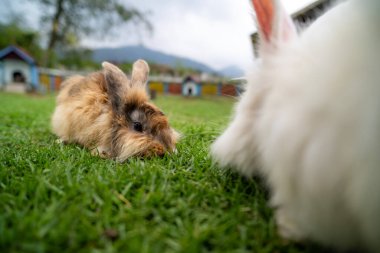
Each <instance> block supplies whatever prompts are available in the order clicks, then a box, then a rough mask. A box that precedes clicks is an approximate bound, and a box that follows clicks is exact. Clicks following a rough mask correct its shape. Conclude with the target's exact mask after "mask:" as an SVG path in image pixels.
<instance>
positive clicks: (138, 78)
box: [130, 59, 149, 89]
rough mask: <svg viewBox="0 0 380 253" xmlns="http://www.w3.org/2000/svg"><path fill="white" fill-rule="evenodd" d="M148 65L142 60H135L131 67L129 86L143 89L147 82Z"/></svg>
mask: <svg viewBox="0 0 380 253" xmlns="http://www.w3.org/2000/svg"><path fill="white" fill-rule="evenodd" d="M148 74H149V65H148V63H146V61H144V60H141V59H140V60H137V61H135V63H133V67H132V80H131V84H130V86H131V87H133V88H143V89H145V86H146V83H147V81H148Z"/></svg>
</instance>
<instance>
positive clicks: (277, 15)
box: [252, 0, 297, 52]
mask: <svg viewBox="0 0 380 253" xmlns="http://www.w3.org/2000/svg"><path fill="white" fill-rule="evenodd" d="M252 4H253V7H254V9H255V12H256V17H257V23H258V30H259V35H260V42H261V44H260V51H261V52H262V51H267V50H270V51H272V50H273V49H275V48H276V47H277V46H278V45H279V44H282V43H286V42H288V41H290V40H291V39H293V38H295V37H297V31H296V28H295V26H294V23H293V21H292V19H291V17H290V16H289V15H288V14H287V13H286V11H285V9H284V8H283V6H282V4H281V2H280V0H252Z"/></svg>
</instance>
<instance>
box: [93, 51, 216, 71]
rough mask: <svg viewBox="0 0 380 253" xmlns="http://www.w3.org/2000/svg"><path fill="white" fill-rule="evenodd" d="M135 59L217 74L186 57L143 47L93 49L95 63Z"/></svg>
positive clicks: (204, 65) (131, 60)
mask: <svg viewBox="0 0 380 253" xmlns="http://www.w3.org/2000/svg"><path fill="white" fill-rule="evenodd" d="M137 59H144V60H146V61H148V62H153V63H158V64H165V65H169V66H171V67H176V66H182V67H186V68H192V69H196V70H200V71H202V72H206V73H217V71H215V70H214V69H212V68H211V67H209V66H207V65H206V64H203V63H201V62H198V61H195V60H192V59H189V58H186V57H181V56H176V55H171V54H166V53H163V52H160V51H156V50H152V49H149V48H147V47H144V46H125V47H117V48H95V49H93V60H94V61H96V62H102V61H111V62H133V61H136V60H137Z"/></svg>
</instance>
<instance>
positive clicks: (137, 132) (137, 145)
mask: <svg viewBox="0 0 380 253" xmlns="http://www.w3.org/2000/svg"><path fill="white" fill-rule="evenodd" d="M102 66H103V71H102V72H100V71H99V72H95V73H92V74H90V75H88V76H86V77H84V76H73V77H71V78H69V79H67V80H66V81H65V82H64V83H63V85H62V90H61V91H60V93H59V95H58V97H57V106H56V109H55V111H54V114H53V117H52V126H53V132H54V133H55V134H56V135H57V136H58V137H59V138H60V139H61V141H62V142H64V143H77V144H80V145H82V146H84V147H86V148H88V149H90V150H91V151H92V153H93V154H95V155H100V156H101V157H107V158H115V159H116V160H118V161H125V160H126V159H128V158H129V157H131V156H143V157H147V156H153V155H159V156H161V155H163V154H164V153H165V152H166V151H169V152H170V151H174V150H175V144H176V142H177V140H178V138H179V135H178V133H177V132H176V131H175V130H173V129H172V128H171V127H170V126H169V123H168V120H167V118H166V116H165V115H164V114H163V113H162V112H161V111H160V110H159V109H158V108H157V107H156V106H155V105H153V104H152V103H150V102H149V98H148V94H147V92H146V83H147V78H148V73H149V66H148V64H147V63H146V62H145V61H143V60H138V61H136V62H135V63H134V64H133V69H132V77H131V79H130V80H129V79H128V77H127V76H126V75H125V74H124V73H123V72H122V71H121V70H120V69H119V68H118V67H116V66H114V65H112V64H110V63H108V62H103V64H102Z"/></svg>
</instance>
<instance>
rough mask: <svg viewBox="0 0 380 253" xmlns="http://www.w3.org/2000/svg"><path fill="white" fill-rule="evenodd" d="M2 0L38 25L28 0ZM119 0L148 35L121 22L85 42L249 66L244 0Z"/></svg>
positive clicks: (293, 3) (250, 26)
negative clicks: (145, 21)
mask: <svg viewBox="0 0 380 253" xmlns="http://www.w3.org/2000/svg"><path fill="white" fill-rule="evenodd" d="M3 1H5V2H9V5H7V6H8V8H9V9H13V10H16V9H17V10H19V11H20V12H21V11H22V12H24V11H25V10H26V8H28V9H29V11H28V13H29V14H30V15H26V16H25V17H27V20H28V23H30V24H31V25H32V26H33V27H35V26H36V25H37V24H38V17H37V16H38V10H37V9H33V8H32V6H30V4H29V2H28V4H27V5H25V6H20V4H16V3H18V2H16V1H11V0H3ZM122 1H124V3H125V5H126V6H133V7H136V8H137V9H139V10H141V11H142V12H147V13H148V15H147V16H148V17H149V20H150V21H151V22H152V24H153V26H154V32H153V34H152V36H147V33H144V32H138V31H136V30H135V29H131V27H130V26H122V27H121V28H118V32H117V33H115V34H114V35H109V36H105V38H102V39H99V38H96V39H93V38H87V39H84V40H83V42H84V43H85V45H87V46H91V47H105V46H107V47H115V46H124V45H132V44H138V43H143V44H144V45H145V46H147V47H149V48H153V49H157V50H161V51H163V52H166V53H170V54H176V55H180V56H185V57H189V58H192V59H194V60H198V61H201V62H203V63H206V64H208V65H209V66H210V67H212V68H214V69H220V68H222V67H225V66H228V65H237V66H239V67H241V68H243V69H247V68H248V67H249V66H250V65H251V62H252V59H253V53H252V45H251V42H250V37H249V36H250V34H251V33H252V32H253V31H254V30H255V26H254V22H253V20H252V9H251V5H250V3H249V2H250V1H249V0H191V1H188V0H160V1H157V0H143V1H142V0H122ZM284 1H285V7H286V9H287V10H288V12H294V11H296V10H298V9H299V8H300V7H302V6H304V5H306V4H308V3H310V2H313V1H315V0H284ZM10 3H12V4H10ZM13 3H15V6H13ZM16 5H17V6H16ZM11 6H13V8H11ZM16 7H17V8H16ZM19 7H20V8H19ZM4 11H5V9H4V10H3V13H4ZM8 12H9V10H8ZM0 13H1V11H0ZM149 13H150V14H149Z"/></svg>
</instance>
